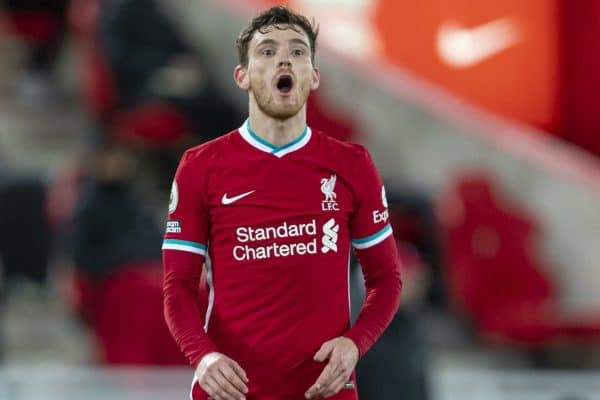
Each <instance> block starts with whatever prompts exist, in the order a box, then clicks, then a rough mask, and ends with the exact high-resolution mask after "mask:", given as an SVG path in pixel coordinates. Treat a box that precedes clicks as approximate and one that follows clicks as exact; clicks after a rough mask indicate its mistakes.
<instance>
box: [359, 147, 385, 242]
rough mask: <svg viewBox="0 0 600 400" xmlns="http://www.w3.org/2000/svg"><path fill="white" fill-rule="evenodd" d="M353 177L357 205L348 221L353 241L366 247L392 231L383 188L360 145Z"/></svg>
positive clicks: (368, 157) (371, 161)
mask: <svg viewBox="0 0 600 400" xmlns="http://www.w3.org/2000/svg"><path fill="white" fill-rule="evenodd" d="M360 149H361V152H360V153H359V156H358V160H357V163H356V164H355V165H356V170H355V174H354V176H353V179H354V185H353V186H354V187H355V196H356V197H357V201H356V206H355V207H356V209H355V210H354V213H353V216H352V220H351V222H350V230H351V235H352V245H353V246H354V247H355V248H356V249H367V248H369V247H372V246H375V245H376V244H378V243H381V242H382V241H383V240H384V239H386V238H387V237H388V236H390V235H391V234H392V227H391V225H390V223H389V212H388V203H387V199H386V195H385V188H384V186H383V182H382V180H381V177H380V176H379V173H378V172H377V168H376V167H375V164H374V163H373V160H372V159H371V156H370V155H369V153H368V151H367V150H366V149H365V148H363V147H362V146H361V148H360Z"/></svg>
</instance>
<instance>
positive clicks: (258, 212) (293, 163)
mask: <svg viewBox="0 0 600 400" xmlns="http://www.w3.org/2000/svg"><path fill="white" fill-rule="evenodd" d="M349 178H350V177H349V176H348V175H347V174H346V172H345V171H343V170H341V169H340V168H339V167H337V166H336V164H335V162H331V161H329V160H315V159H309V158H294V157H288V158H283V159H279V158H276V157H267V158H257V159H248V160H244V161H243V162H242V161H240V162H236V163H233V164H230V165H215V168H213V170H212V171H211V174H210V175H209V179H208V182H207V194H208V205H209V215H210V219H211V223H217V224H226V225H227V224H236V223H238V222H239V221H242V220H243V221H245V222H247V223H252V224H269V223H273V222H277V221H278V220H281V219H284V220H294V219H298V218H301V219H305V218H307V217H309V218H316V219H321V218H325V219H329V218H332V217H335V218H336V220H339V221H342V220H348V218H349V216H350V215H351V213H352V210H353V208H354V196H353V191H352V185H351V182H350V179H349Z"/></svg>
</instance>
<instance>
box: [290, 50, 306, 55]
mask: <svg viewBox="0 0 600 400" xmlns="http://www.w3.org/2000/svg"><path fill="white" fill-rule="evenodd" d="M292 54H293V55H295V56H303V55H304V50H303V49H295V50H293V51H292Z"/></svg>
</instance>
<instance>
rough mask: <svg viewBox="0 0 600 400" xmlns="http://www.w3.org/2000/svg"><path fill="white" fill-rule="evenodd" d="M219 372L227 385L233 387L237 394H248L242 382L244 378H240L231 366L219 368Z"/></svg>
mask: <svg viewBox="0 0 600 400" xmlns="http://www.w3.org/2000/svg"><path fill="white" fill-rule="evenodd" d="M219 372H221V376H222V377H223V378H225V380H226V381H227V383H229V384H230V385H231V386H233V387H234V388H235V389H236V390H237V392H238V393H247V392H248V387H247V386H246V384H245V383H244V381H242V379H244V378H243V377H242V376H240V374H239V373H238V371H236V370H235V369H234V368H233V366H232V365H231V364H230V365H225V366H223V367H220V368H219ZM242 372H243V370H242ZM243 375H245V374H243Z"/></svg>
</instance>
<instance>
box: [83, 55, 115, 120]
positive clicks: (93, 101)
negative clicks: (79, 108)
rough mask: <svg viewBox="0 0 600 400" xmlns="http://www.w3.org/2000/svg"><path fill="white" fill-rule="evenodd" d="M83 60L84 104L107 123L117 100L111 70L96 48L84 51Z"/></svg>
mask: <svg viewBox="0 0 600 400" xmlns="http://www.w3.org/2000/svg"><path fill="white" fill-rule="evenodd" d="M82 60H83V61H82V63H83V85H82V86H83V99H84V102H85V104H86V105H87V108H88V109H89V110H90V111H91V112H92V114H93V115H94V116H95V117H96V118H98V119H99V120H101V121H107V120H108V119H109V118H110V117H111V116H112V111H113V109H114V106H115V103H116V98H117V96H116V93H115V90H114V86H113V80H112V76H111V71H110V68H109V67H108V65H107V64H106V60H105V59H104V58H103V57H102V55H101V53H100V51H99V50H98V49H97V48H96V47H95V46H89V47H86V48H84V49H83V50H82Z"/></svg>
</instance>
